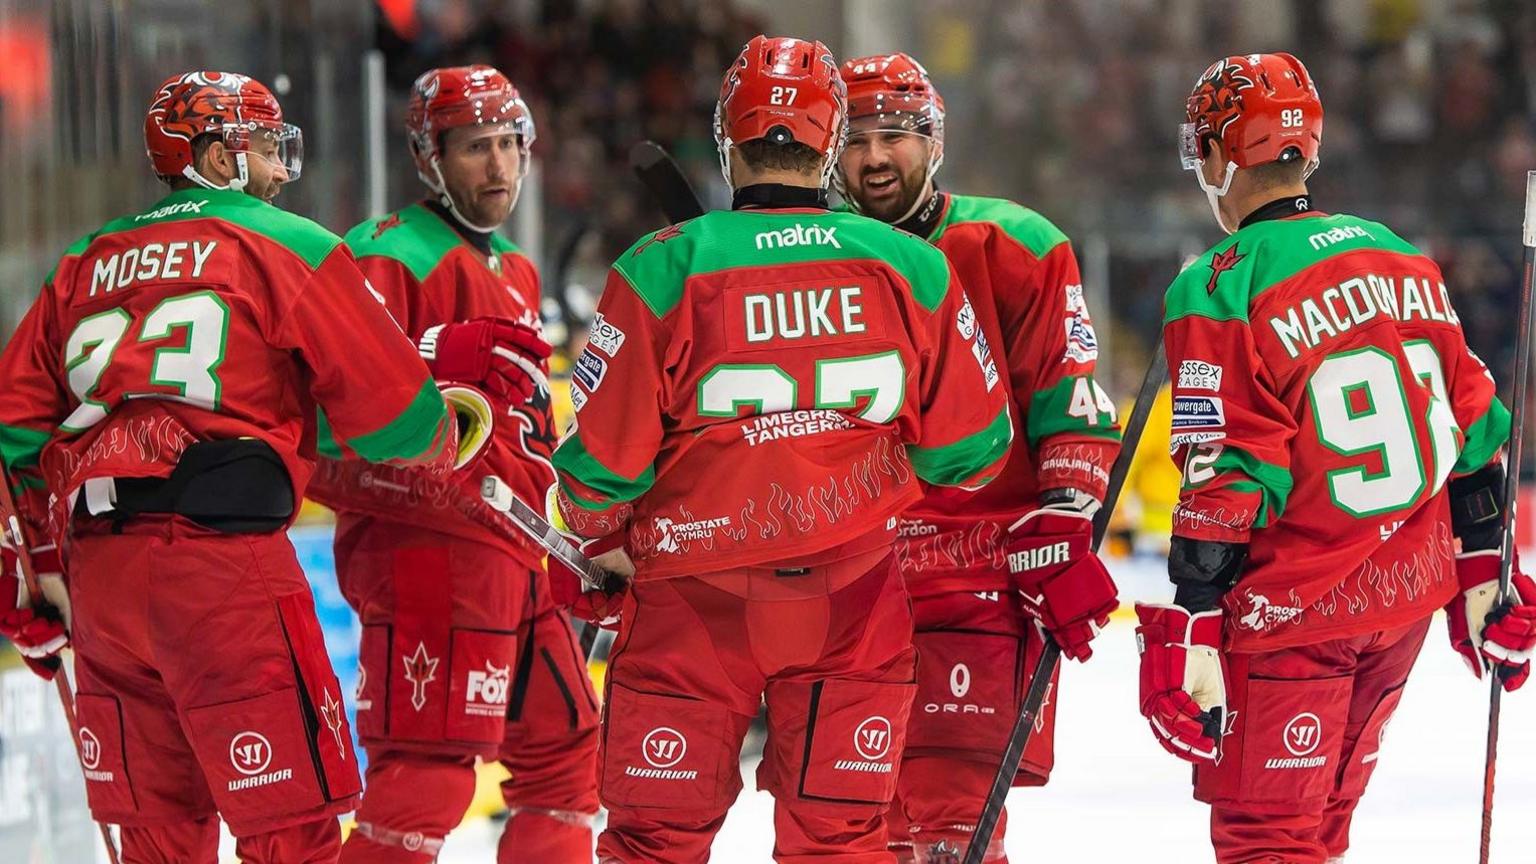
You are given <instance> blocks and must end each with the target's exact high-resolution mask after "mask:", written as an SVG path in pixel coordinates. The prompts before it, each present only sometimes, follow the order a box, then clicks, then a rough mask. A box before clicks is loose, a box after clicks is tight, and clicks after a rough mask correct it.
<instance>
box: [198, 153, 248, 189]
mask: <svg viewBox="0 0 1536 864" xmlns="http://www.w3.org/2000/svg"><path fill="white" fill-rule="evenodd" d="M230 152H232V153H234V154H235V169H236V170H235V176H234V177H231V178H230V179H229V182H228V183H225V184H224V185H223V186H220V185H218V184H216V183H214V182H213V181H211V180H209V179H208V178H207V177H204V176H203V175H202V174H201V173H199V172H198V170H197V169H196V168H193V167H192V166H191V165H188V166H187V167H185V168H183V169H181V174H182V176H183V177H186V178H187V179H188V180H191V181H192V182H193V183H196V184H197V185H199V186H201V187H203V188H204V189H228V190H229V191H231V192H244V191H245V184H246V183H248V182H250V179H251V172H250V168H249V166H248V165H247V163H246V161H245V151H244V150H233V151H230Z"/></svg>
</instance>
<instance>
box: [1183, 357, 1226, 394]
mask: <svg viewBox="0 0 1536 864" xmlns="http://www.w3.org/2000/svg"><path fill="white" fill-rule="evenodd" d="M1221 371H1222V370H1221V367H1220V366H1218V365H1216V364H1215V363H1207V362H1205V361H1204V360H1182V361H1180V362H1179V384H1178V387H1179V389H1180V390H1220V389H1221Z"/></svg>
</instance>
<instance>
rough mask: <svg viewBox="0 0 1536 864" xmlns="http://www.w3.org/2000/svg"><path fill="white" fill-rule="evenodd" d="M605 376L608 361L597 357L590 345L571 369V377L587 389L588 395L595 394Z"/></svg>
mask: <svg viewBox="0 0 1536 864" xmlns="http://www.w3.org/2000/svg"><path fill="white" fill-rule="evenodd" d="M607 374H608V361H607V360H604V359H603V358H601V357H599V356H597V354H596V352H594V351H593V350H592V347H591V346H590V345H589V346H587V348H586V349H585V350H583V351H582V352H581V354H580V355H579V356H578V357H577V358H576V365H575V366H572V367H571V377H572V378H575V379H576V381H577V383H579V384H581V386H583V387H585V388H587V392H588V393H596V392H597V388H598V387H599V386H601V385H602V383H603V377H604V376H606V375H607Z"/></svg>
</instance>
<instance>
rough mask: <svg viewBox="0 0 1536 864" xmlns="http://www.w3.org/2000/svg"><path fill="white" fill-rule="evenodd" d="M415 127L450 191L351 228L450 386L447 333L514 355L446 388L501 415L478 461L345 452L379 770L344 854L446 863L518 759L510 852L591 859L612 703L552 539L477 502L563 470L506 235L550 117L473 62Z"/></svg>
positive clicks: (346, 538)
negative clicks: (488, 776) (497, 764)
mask: <svg viewBox="0 0 1536 864" xmlns="http://www.w3.org/2000/svg"><path fill="white" fill-rule="evenodd" d="M406 126H407V131H408V133H409V141H408V144H409V147H410V150H411V153H412V155H413V156H414V158H415V161H416V168H417V173H418V174H419V175H420V176H421V179H422V181H423V182H424V183H426V185H427V188H428V189H429V190H431V195H430V196H429V197H428V198H427V199H426V200H424V201H421V202H419V203H416V204H412V205H410V206H409V207H406V208H404V209H401V210H398V211H396V212H394V213H391V214H389V215H387V216H385V217H383V218H380V219H373V220H369V221H367V222H364V223H362V224H361V225H358V226H357V227H356V228H354V229H352V231H350V232H349V233H348V234H347V244H348V245H349V246H350V247H351V248H352V251H353V252H354V253H355V254H356V255H357V259H358V265H359V266H360V267H361V268H362V270H363V272H364V273H365V274H367V276H368V279H369V282H370V283H371V284H372V285H373V286H374V288H376V289H377V290H378V291H379V292H380V293H381V294H383V295H384V297H385V298H386V300H387V301H388V304H389V307H390V309H391V310H392V312H393V313H394V316H395V318H396V320H398V321H399V322H400V324H401V326H402V327H404V328H405V330H406V332H407V333H408V334H409V335H410V336H411V337H412V338H413V339H422V340H423V345H424V346H426V345H435V346H436V347H437V348H438V349H439V350H438V351H437V352H436V355H435V357H434V358H432V359H430V360H429V365H430V366H431V367H432V370H433V373H434V375H436V377H437V378H438V379H439V381H440V382H442V383H445V384H450V383H452V384H458V383H463V382H464V381H465V376H466V374H470V375H473V372H474V370H471V369H466V368H465V367H463V366H462V365H456V364H454V363H453V362H452V361H451V359H450V358H449V357H448V356H447V355H446V354H445V353H444V352H443V351H442V350H441V349H444V348H447V347H449V346H451V345H454V344H462V343H468V344H476V343H478V342H482V341H484V340H487V339H490V338H493V337H495V338H499V339H504V340H505V341H507V342H509V343H512V345H514V346H515V350H514V351H513V352H512V353H511V354H510V355H508V356H506V357H504V358H501V357H498V358H496V362H497V363H498V364H499V365H501V366H502V367H503V371H502V373H500V375H499V376H498V377H497V378H495V379H494V380H493V381H492V382H491V383H489V384H488V385H487V386H486V387H485V388H484V389H483V390H481V391H479V392H476V391H466V390H465V389H464V388H461V387H453V388H451V389H450V390H448V391H447V392H448V393H450V399H451V400H453V401H455V402H457V401H458V400H459V398H460V397H461V396H468V397H469V398H470V401H471V402H479V403H480V404H481V405H482V406H484V407H483V408H482V409H481V411H482V413H487V414H489V415H492V416H494V417H495V421H494V429H493V431H492V432H491V433H490V437H489V440H486V441H485V443H484V444H483V445H481V448H480V451H479V455H478V457H477V458H478V461H477V463H476V465H475V467H474V469H473V470H472V471H466V472H460V473H456V474H454V475H450V476H447V477H442V476H435V475H431V474H428V473H425V472H422V471H420V470H417V469H398V468H392V467H390V466H370V465H366V464H363V463H356V462H354V463H350V464H347V463H325V465H324V470H323V471H322V475H321V476H322V478H323V480H324V484H323V485H324V489H323V492H322V493H321V494H320V496H319V497H320V498H321V499H322V500H325V501H327V502H329V503H332V504H335V505H337V506H338V507H339V508H340V510H341V512H340V514H339V516H338V520H337V531H336V565H337V577H338V580H339V582H340V584H341V589H342V593H343V594H344V595H345V596H346V598H347V601H348V602H349V603H350V604H351V605H352V607H353V608H354V609H356V610H357V612H358V614H359V616H360V617H361V619H362V624H363V637H362V648H361V651H360V658H361V669H360V672H359V685H358V697H357V701H358V719H357V725H358V735H359V737H360V739H361V741H362V744H363V747H364V748H365V749H366V750H367V751H368V772H367V781H368V782H367V784H366V789H365V791H364V794H363V801H362V805H361V806H360V807H359V808H358V812H357V830H356V831H355V832H354V833H353V834H352V835H351V836H350V837H348V839H347V843H346V847H345V848H344V850H343V852H342V860H343V861H349V862H350V861H357V862H364V861H366V862H371V864H379V862H426V861H431V860H434V859H435V857H436V855H437V851H438V850H439V849H440V848H441V847H442V844H443V838H444V836H445V835H446V834H447V833H448V832H449V831H450V830H452V829H453V828H454V826H456V825H458V824H459V822H460V821H461V820H462V819H463V816H464V811H465V809H466V808H468V806H469V804H470V800H471V798H472V797H473V795H474V791H475V759H476V757H477V756H479V757H483V758H485V759H493V758H496V757H497V755H498V753H499V755H500V758H501V761H502V764H504V765H505V766H506V767H507V769H508V771H509V772H510V773H511V778H510V779H509V780H507V781H505V782H504V783H503V784H502V795H503V797H504V798H505V800H506V803H507V806H508V807H509V808H511V817H510V818H509V819H508V821H507V824H506V827H505V829H504V830H503V832H502V837H501V843H500V851H499V853H498V860H499V861H501V862H504V864H507V862H523V861H528V862H540V864H567V862H588V861H591V860H592V821H593V819H594V817H595V816H596V814H597V773H596V757H597V701H596V696H595V694H594V693H593V692H592V684H591V681H590V679H588V677H587V673H586V664H585V662H584V659H583V658H582V656H581V654H580V653H579V652H578V650H577V648H576V645H575V643H574V642H573V639H572V633H571V626H570V621H569V619H568V618H567V616H566V614H565V613H564V612H563V611H560V610H557V609H556V608H555V607H554V605H553V604H552V602H551V599H550V591H549V585H548V581H547V577H546V576H545V573H544V564H543V555H542V553H541V552H540V551H537V550H536V549H533V548H530V546H529V544H527V543H526V542H523V541H521V540H520V538H516V539H514V538H509V537H508V536H507V535H506V532H505V530H504V528H503V527H502V526H503V525H504V523H502V522H501V519H500V517H499V516H498V515H497V514H492V513H488V512H485V513H479V512H477V508H480V509H483V505H481V504H480V503H479V496H478V492H477V487H478V483H477V482H475V481H477V480H478V479H479V477H481V476H482V475H484V474H495V475H497V476H499V477H501V478H502V479H503V480H505V481H506V482H507V483H509V484H511V485H512V487H513V489H514V490H515V491H516V492H517V494H519V495H521V496H524V497H525V499H526V500H529V501H542V500H543V498H544V494H545V492H546V490H547V489H548V488H549V486H550V484H552V483H553V482H554V479H555V477H554V470H553V469H552V468H551V467H550V464H549V457H550V454H551V453H552V452H553V450H554V444H555V434H554V432H553V422H552V420H551V418H550V399H549V396H550V394H549V388H548V384H547V381H546V379H545V374H546V373H547V371H548V367H547V364H546V362H545V361H546V358H547V357H548V356H549V350H550V349H549V346H548V345H547V344H546V343H545V342H544V340H543V339H542V337H541V336H540V335H539V333H538V331H537V329H536V328H537V327H538V326H539V319H538V311H539V280H538V274H537V273H536V272H535V271H534V268H533V264H532V263H531V262H530V261H529V260H528V258H527V257H526V256H525V255H523V254H522V252H520V251H519V250H518V249H517V248H516V247H515V246H513V245H512V244H511V243H508V242H507V241H506V240H504V239H502V238H501V237H499V236H497V235H496V233H495V229H496V227H497V226H499V225H500V224H501V223H502V222H504V221H505V220H506V219H507V217H508V216H509V215H510V214H511V212H512V207H513V205H514V203H515V202H516V200H517V193H518V189H519V186H520V184H521V182H522V178H523V176H524V174H525V173H526V171H527V167H528V148H529V145H531V144H532V143H533V140H534V125H533V118H532V116H531V115H530V114H529V113H528V108H527V106H526V105H525V104H524V103H523V100H522V99H521V98H520V97H519V96H518V93H517V90H516V88H514V87H513V86H512V83H511V82H510V81H508V80H507V78H506V77H505V76H504V75H502V74H501V73H500V72H498V71H497V70H495V69H493V68H491V67H489V66H460V67H453V68H446V69H433V70H430V71H428V72H427V73H425V74H424V75H422V76H421V77H420V78H418V79H417V81H416V83H415V86H414V87H413V88H412V91H411V101H410V106H409V110H408V112H407V117H406ZM498 528H502V530H500V531H498V530H497V529H498Z"/></svg>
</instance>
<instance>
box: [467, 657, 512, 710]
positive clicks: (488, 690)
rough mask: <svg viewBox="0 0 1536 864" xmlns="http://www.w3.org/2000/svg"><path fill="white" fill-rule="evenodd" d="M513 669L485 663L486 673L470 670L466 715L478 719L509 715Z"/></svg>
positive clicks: (488, 662)
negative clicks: (508, 706)
mask: <svg viewBox="0 0 1536 864" xmlns="http://www.w3.org/2000/svg"><path fill="white" fill-rule="evenodd" d="M511 685H512V667H511V666H510V665H509V666H502V667H500V668H498V667H496V666H492V665H491V661H489V660H487V661H485V671H483V672H482V671H480V670H479V669H471V670H469V675H468V678H467V681H466V687H465V694H464V713H465V714H471V715H474V716H476V717H500V716H502V715H504V714H506V713H507V699H508V697H509V696H510V694H511V691H512V686H511Z"/></svg>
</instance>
